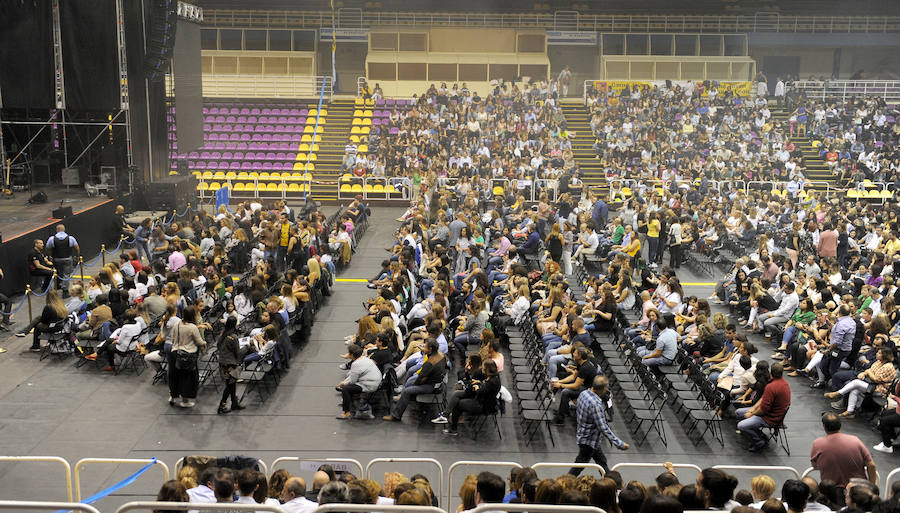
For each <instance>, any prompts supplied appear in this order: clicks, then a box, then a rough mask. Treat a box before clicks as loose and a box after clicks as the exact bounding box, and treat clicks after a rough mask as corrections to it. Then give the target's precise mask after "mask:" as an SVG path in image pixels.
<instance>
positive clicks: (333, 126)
mask: <svg viewBox="0 0 900 513" xmlns="http://www.w3.org/2000/svg"><path fill="white" fill-rule="evenodd" d="M353 109H354V106H353V99H347V100H343V99H342V100H332V101H331V103H329V104H328V125H326V127H325V131H324V132H323V133H322V141H321V142H320V143H319V151H318V152H317V155H318V160H317V161H316V170H315V172H314V173H313V180H314V181H324V182H333V184H327V185H326V184H318V183H314V184H313V185H312V198H313V199H314V200H317V201H334V200H336V199H337V197H338V184H337V182H338V179H339V177H340V170H341V161H342V160H343V158H344V147H345V146H346V145H347V141H349V140H350V128H351V123H352V122H353Z"/></svg>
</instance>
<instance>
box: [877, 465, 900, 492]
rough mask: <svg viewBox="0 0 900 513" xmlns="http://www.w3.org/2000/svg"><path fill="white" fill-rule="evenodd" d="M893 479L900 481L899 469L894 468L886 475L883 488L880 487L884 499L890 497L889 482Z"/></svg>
mask: <svg viewBox="0 0 900 513" xmlns="http://www.w3.org/2000/svg"><path fill="white" fill-rule="evenodd" d="M895 477H896V478H898V479H900V468H895V469H894V470H892V471H891V472H890V473H889V474H888V475H887V477H885V478H884V487H882V490H881V493H882V494H883V496H884V498H885V499H887V498H888V497H889V496H890V489H891V481H892V480H893V479H894V478H895Z"/></svg>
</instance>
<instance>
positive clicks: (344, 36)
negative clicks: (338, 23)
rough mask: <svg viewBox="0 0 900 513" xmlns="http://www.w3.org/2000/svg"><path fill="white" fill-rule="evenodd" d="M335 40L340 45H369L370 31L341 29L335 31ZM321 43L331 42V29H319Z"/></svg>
mask: <svg viewBox="0 0 900 513" xmlns="http://www.w3.org/2000/svg"><path fill="white" fill-rule="evenodd" d="M334 38H335V40H336V41H337V42H338V43H368V41H369V29H364V28H339V29H335V31H334ZM319 41H329V42H330V41H331V28H328V27H323V28H320V29H319Z"/></svg>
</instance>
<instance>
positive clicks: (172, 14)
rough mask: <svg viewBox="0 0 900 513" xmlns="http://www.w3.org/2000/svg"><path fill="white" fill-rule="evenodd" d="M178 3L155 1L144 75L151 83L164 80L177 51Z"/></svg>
mask: <svg viewBox="0 0 900 513" xmlns="http://www.w3.org/2000/svg"><path fill="white" fill-rule="evenodd" d="M177 9H178V2H176V1H175V0H155V1H154V2H153V7H152V11H151V12H152V14H151V15H150V27H149V29H148V33H149V41H148V42H147V50H146V54H145V55H144V75H146V77H147V79H149V80H150V81H158V80H162V79H163V77H165V74H166V71H167V70H168V68H169V61H170V60H171V59H172V52H173V51H174V49H175V31H176V27H177V23H178V13H177Z"/></svg>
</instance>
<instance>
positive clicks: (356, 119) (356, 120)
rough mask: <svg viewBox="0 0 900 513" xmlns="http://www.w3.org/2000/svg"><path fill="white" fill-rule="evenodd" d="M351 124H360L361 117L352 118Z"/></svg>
mask: <svg viewBox="0 0 900 513" xmlns="http://www.w3.org/2000/svg"><path fill="white" fill-rule="evenodd" d="M351 124H352V125H353V126H362V124H363V121H362V119H360V118H353V123H351Z"/></svg>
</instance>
